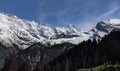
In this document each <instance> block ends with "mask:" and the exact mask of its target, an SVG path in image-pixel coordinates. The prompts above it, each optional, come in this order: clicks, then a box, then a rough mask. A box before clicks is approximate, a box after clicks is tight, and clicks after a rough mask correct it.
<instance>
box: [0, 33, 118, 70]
mask: <svg viewBox="0 0 120 71" xmlns="http://www.w3.org/2000/svg"><path fill="white" fill-rule="evenodd" d="M56 47H57V46H56ZM105 63H113V64H114V63H118V64H119V63H120V31H112V32H111V33H110V34H108V35H106V36H105V37H103V38H102V39H101V40H97V41H96V40H87V41H83V42H82V43H80V44H79V45H75V46H74V48H71V49H70V50H69V51H67V52H64V53H63V54H61V55H59V56H58V57H56V58H55V59H53V60H52V61H50V62H49V63H47V64H44V63H42V61H39V62H38V63H37V64H36V67H35V68H33V64H32V63H31V61H30V59H29V58H28V60H27V61H26V62H25V63H22V64H19V61H18V60H17V57H16V55H15V54H14V53H13V54H11V56H10V57H9V58H7V59H6V60H5V66H4V67H3V69H2V70H1V71H75V70H76V69H79V68H92V67H94V66H98V65H103V64H105Z"/></svg>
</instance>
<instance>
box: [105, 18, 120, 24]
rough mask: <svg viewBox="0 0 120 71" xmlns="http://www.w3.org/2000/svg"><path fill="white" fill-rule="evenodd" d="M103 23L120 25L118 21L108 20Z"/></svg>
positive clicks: (119, 20)
mask: <svg viewBox="0 0 120 71" xmlns="http://www.w3.org/2000/svg"><path fill="white" fill-rule="evenodd" d="M103 22H104V23H107V24H111V25H118V24H120V19H108V20H105V21H103Z"/></svg>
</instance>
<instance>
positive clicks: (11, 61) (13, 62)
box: [3, 52, 18, 71]
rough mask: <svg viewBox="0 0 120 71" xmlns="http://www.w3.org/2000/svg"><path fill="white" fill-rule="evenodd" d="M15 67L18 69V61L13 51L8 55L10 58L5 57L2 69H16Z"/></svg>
mask: <svg viewBox="0 0 120 71" xmlns="http://www.w3.org/2000/svg"><path fill="white" fill-rule="evenodd" d="M17 69H18V63H17V59H16V55H15V53H14V52H13V53H12V54H11V55H10V58H7V59H6V61H5V65H4V68H3V71H17Z"/></svg>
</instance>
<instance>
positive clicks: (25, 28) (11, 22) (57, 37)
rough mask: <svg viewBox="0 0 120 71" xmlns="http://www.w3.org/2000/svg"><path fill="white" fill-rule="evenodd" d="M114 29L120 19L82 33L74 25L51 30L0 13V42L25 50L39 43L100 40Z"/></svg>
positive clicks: (104, 22)
mask: <svg viewBox="0 0 120 71" xmlns="http://www.w3.org/2000/svg"><path fill="white" fill-rule="evenodd" d="M115 28H120V19H109V20H106V21H101V22H99V23H98V24H97V25H96V26H95V28H93V29H91V30H90V31H88V32H84V31H82V30H80V29H79V28H77V27H76V26H74V25H68V26H67V27H55V28H51V27H49V26H47V25H46V24H44V23H41V22H35V21H28V20H24V19H20V18H18V17H16V16H15V15H11V14H6V13H2V12H1V13H0V42H1V43H2V44H3V45H5V46H9V47H11V46H13V44H14V45H17V46H18V47H19V48H20V49H25V48H27V47H29V46H30V45H32V44H34V43H37V42H40V43H42V44H45V45H46V44H50V45H54V44H60V43H66V42H67V43H73V44H78V43H80V42H82V41H84V40H88V39H89V38H90V39H93V38H95V39H96V38H102V37H103V36H104V35H106V34H108V33H109V32H111V31H112V30H113V29H115Z"/></svg>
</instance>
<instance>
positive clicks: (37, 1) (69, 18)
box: [0, 0, 120, 30]
mask: <svg viewBox="0 0 120 71" xmlns="http://www.w3.org/2000/svg"><path fill="white" fill-rule="evenodd" d="M0 10H1V11H3V12H6V13H11V14H15V15H16V16H18V17H19V18H22V19H27V20H31V21H32V20H35V21H41V22H45V23H47V24H48V25H49V26H52V27H55V26H66V25H67V24H73V25H76V26H78V27H80V28H81V29H83V30H88V29H90V28H92V27H93V26H95V25H96V24H97V22H98V21H101V20H106V19H110V18H118V19H119V18H120V0H0Z"/></svg>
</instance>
